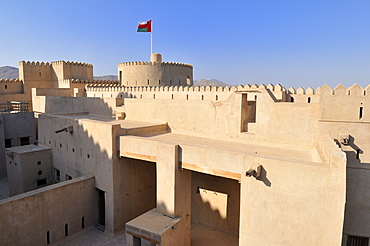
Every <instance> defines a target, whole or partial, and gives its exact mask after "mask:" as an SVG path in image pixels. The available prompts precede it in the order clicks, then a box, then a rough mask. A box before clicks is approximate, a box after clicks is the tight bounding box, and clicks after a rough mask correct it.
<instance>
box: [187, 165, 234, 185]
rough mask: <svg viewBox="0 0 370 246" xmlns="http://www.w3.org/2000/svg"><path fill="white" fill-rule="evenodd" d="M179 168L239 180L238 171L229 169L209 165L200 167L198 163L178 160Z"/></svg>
mask: <svg viewBox="0 0 370 246" xmlns="http://www.w3.org/2000/svg"><path fill="white" fill-rule="evenodd" d="M180 165H181V168H183V169H187V170H192V171H196V172H200V173H206V174H211V175H215V176H219V177H223V178H228V179H234V180H238V181H239V182H240V180H241V175H240V173H234V172H229V171H224V170H220V169H214V168H210V167H202V166H199V165H195V164H191V163H186V162H180Z"/></svg>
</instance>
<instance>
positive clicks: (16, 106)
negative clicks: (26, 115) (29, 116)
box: [0, 102, 29, 112]
mask: <svg viewBox="0 0 370 246" xmlns="http://www.w3.org/2000/svg"><path fill="white" fill-rule="evenodd" d="M28 111H29V105H28V103H26V102H7V103H0V112H28Z"/></svg>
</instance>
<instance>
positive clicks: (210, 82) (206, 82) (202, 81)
mask: <svg viewBox="0 0 370 246" xmlns="http://www.w3.org/2000/svg"><path fill="white" fill-rule="evenodd" d="M228 85H229V84H226V83H224V82H222V81H219V80H217V79H198V80H197V81H195V82H194V86H228Z"/></svg>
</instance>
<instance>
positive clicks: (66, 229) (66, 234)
mask: <svg viewBox="0 0 370 246" xmlns="http://www.w3.org/2000/svg"><path fill="white" fill-rule="evenodd" d="M64 236H68V223H67V224H65V225H64Z"/></svg>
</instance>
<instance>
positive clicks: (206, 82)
mask: <svg viewBox="0 0 370 246" xmlns="http://www.w3.org/2000/svg"><path fill="white" fill-rule="evenodd" d="M17 78H18V68H16V67H11V66H4V67H0V79H17ZM94 80H118V77H117V75H104V76H94ZM228 85H229V84H227V83H224V82H222V81H219V80H217V79H198V80H196V81H194V86H228Z"/></svg>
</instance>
